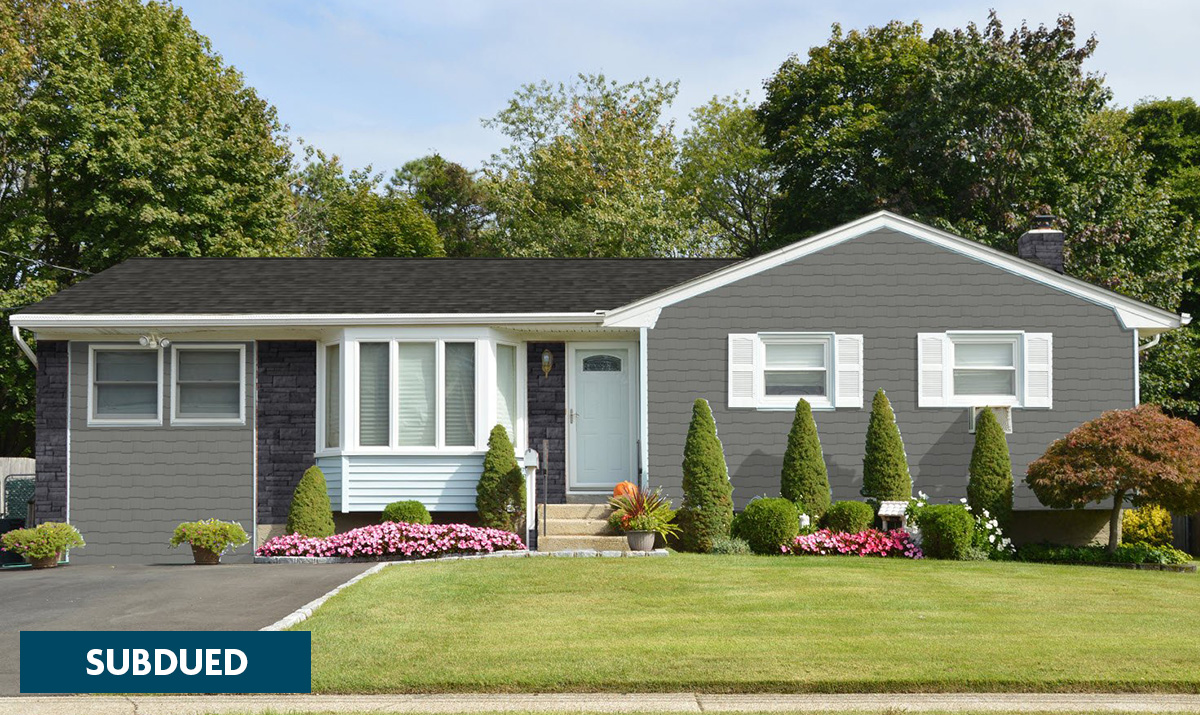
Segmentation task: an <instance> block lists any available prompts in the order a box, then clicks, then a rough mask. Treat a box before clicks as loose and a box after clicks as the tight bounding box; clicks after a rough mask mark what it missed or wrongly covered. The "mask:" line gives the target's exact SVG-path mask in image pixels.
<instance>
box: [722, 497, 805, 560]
mask: <svg viewBox="0 0 1200 715" xmlns="http://www.w3.org/2000/svg"><path fill="white" fill-rule="evenodd" d="M799 532H800V512H798V511H796V505H795V504H793V503H792V502H791V500H789V499H783V498H781V497H775V498H768V499H755V500H754V501H752V502H750V503H749V504H747V505H746V508H745V510H743V511H742V513H741V514H738V515H737V516H736V517H734V519H733V535H734V537H736V538H738V539H745V541H746V543H747V544H749V545H750V550H751V551H753V552H754V553H756V554H778V553H781V552H780V548H779V547H781V546H783V545H785V544H791V543H792V541H793V540H794V539H795V538H796V534H798V533H799Z"/></svg>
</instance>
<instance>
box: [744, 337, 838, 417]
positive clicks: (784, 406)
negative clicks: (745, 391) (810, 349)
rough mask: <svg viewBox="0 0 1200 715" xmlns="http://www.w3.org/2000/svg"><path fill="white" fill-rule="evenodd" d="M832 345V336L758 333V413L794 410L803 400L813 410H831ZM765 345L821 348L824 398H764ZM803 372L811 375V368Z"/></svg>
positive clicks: (832, 381)
mask: <svg viewBox="0 0 1200 715" xmlns="http://www.w3.org/2000/svg"><path fill="white" fill-rule="evenodd" d="M835 341H836V337H835V334H834V333H815V332H810V333H782V332H771V333H758V340H756V341H755V345H754V350H755V358H754V362H755V366H754V370H755V373H757V374H756V375H755V396H754V397H755V403H756V405H757V408H758V409H759V410H794V409H796V403H798V402H799V401H800V400H807V401H808V404H809V405H810V406H811V407H812V408H813V409H814V410H832V409H834V396H833V391H834V389H835V387H834V386H835V385H836V384H837V382H836V379H837V375H836V374H835V373H836V372H837V364H836V362H835V360H834V358H835V350H836V348H835V344H834V343H835ZM769 344H791V345H814V344H819V345H821V346H822V347H823V348H824V355H825V368H824V370H825V394H824V395H768V394H767V372H769V371H768V370H767V345H769ZM805 369H806V370H811V371H815V369H813V368H805Z"/></svg>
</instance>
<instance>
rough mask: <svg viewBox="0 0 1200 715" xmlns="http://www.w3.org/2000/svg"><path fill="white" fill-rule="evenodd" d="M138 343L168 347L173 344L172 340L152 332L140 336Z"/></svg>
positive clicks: (154, 346) (145, 345) (155, 346)
mask: <svg viewBox="0 0 1200 715" xmlns="http://www.w3.org/2000/svg"><path fill="white" fill-rule="evenodd" d="M138 344H139V345H141V346H142V347H147V348H160V347H161V348H168V347H170V346H171V341H170V340H167V339H166V338H164V337H161V336H158V335H155V334H154V333H151V334H149V335H143V336H142V337H140V338H138Z"/></svg>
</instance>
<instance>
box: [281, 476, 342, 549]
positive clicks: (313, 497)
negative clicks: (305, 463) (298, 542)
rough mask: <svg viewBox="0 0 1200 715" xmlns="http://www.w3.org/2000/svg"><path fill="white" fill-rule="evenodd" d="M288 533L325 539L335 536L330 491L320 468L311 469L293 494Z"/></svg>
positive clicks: (289, 508) (289, 511)
mask: <svg viewBox="0 0 1200 715" xmlns="http://www.w3.org/2000/svg"><path fill="white" fill-rule="evenodd" d="M287 533H289V534H300V535H301V536H310V537H316V538H324V537H326V536H333V509H331V508H330V506H329V489H328V488H327V487H326V486H325V474H324V473H323V472H322V471H321V469H320V468H319V467H315V466H313V467H309V468H308V469H307V470H305V472H304V476H302V477H300V483H299V484H297V485H296V491H294V492H292V505H291V506H290V507H288V517H287Z"/></svg>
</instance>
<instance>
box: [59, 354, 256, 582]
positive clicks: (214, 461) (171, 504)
mask: <svg viewBox="0 0 1200 715" xmlns="http://www.w3.org/2000/svg"><path fill="white" fill-rule="evenodd" d="M254 363H255V356H254V345H253V344H249V345H248V346H247V348H246V424H245V425H244V426H243V425H239V426H205V427H191V426H187V427H185V426H172V425H171V424H170V414H171V394H170V393H171V390H170V385H171V360H170V353H169V352H166V353H164V355H163V401H164V402H163V424H162V425H161V426H150V427H140V426H139V427H101V426H95V427H89V426H88V424H87V394H88V384H87V379H88V343H85V342H72V343H71V477H70V503H71V522H72V523H73V524H74V525H75V526H76V527H77V528H78V529H79V530H80V532H82V533H83V538H84V539H85V540H86V541H87V544H88V545H87V547H86V548H84V549H80V550H79V551H75V552H72V554H71V561H72V562H80V563H89V562H121V561H125V562H141V563H146V562H151V563H159V562H187V561H190V560H191V551H190V550H189V549H188V547H187V546H181V547H180V548H178V549H169V548H167V541H168V540H169V539H170V538H171V533H172V532H173V531H174V529H175V527H176V526H177V525H178V524H179V523H180V522H183V521H193V520H196V519H207V518H212V517H216V518H218V519H224V520H233V521H237V522H240V523H241V524H242V527H243V528H245V529H246V532H247V533H248V534H253V521H254V496H253V490H254V483H253V482H254ZM250 554H251V547H250V546H243V547H241V548H239V549H238V550H237V551H236V552H234V553H232V554H228V555H226V557H225V558H226V560H228V561H238V560H243V561H244V560H248V559H249V558H250Z"/></svg>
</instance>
